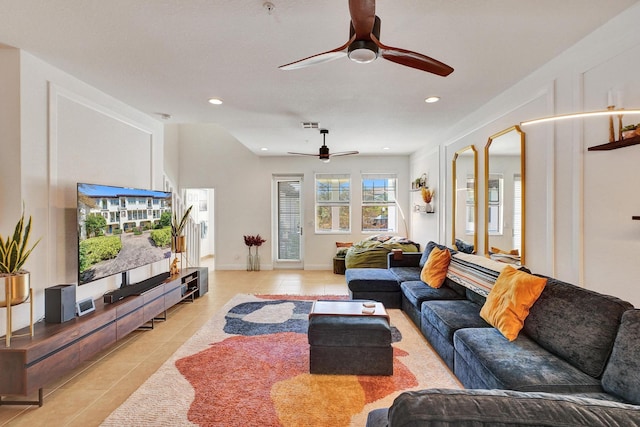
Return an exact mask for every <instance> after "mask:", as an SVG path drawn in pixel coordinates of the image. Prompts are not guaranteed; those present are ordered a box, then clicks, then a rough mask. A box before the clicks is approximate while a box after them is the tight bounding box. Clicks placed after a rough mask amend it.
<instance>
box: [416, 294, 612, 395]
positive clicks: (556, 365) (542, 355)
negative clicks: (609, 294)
mask: <svg viewBox="0 0 640 427" xmlns="http://www.w3.org/2000/svg"><path fill="white" fill-rule="evenodd" d="M424 304H427V303H424ZM453 345H454V347H455V350H456V360H457V359H458V357H460V358H462V359H463V360H464V362H465V363H466V365H467V367H468V369H470V370H472V371H473V372H475V374H476V375H477V376H480V377H482V378H483V380H484V382H485V383H486V385H487V387H485V388H498V389H505V390H520V391H543V392H551V393H583V392H585V393H587V392H596V393H597V392H600V391H601V390H602V388H601V387H600V381H598V380H597V379H595V378H592V377H590V376H589V375H587V374H585V373H584V372H581V371H580V370H578V369H577V368H575V367H574V366H572V365H570V364H569V363H567V362H565V361H564V360H562V359H561V358H559V357H557V356H555V355H553V354H551V353H550V352H548V351H547V350H545V349H544V348H542V347H540V346H539V345H538V344H536V343H535V342H534V341H533V340H532V339H530V338H529V337H527V336H526V335H524V334H520V336H519V337H518V338H517V339H516V340H515V341H507V339H506V338H505V337H504V336H502V334H501V333H500V332H498V331H497V330H496V329H494V328H476V329H461V330H458V331H456V333H455V334H454V336H453ZM457 367H458V363H457V362H456V369H457ZM456 374H457V373H456ZM465 386H467V385H466V384H465Z"/></svg>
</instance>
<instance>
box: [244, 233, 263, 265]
mask: <svg viewBox="0 0 640 427" xmlns="http://www.w3.org/2000/svg"><path fill="white" fill-rule="evenodd" d="M243 237H244V244H245V245H247V247H248V248H249V254H248V255H247V271H260V255H259V254H258V248H259V247H260V246H262V244H263V243H264V242H266V240H265V239H263V238H262V237H260V235H259V234H257V235H255V236H243ZM252 246H255V247H256V253H255V254H253V253H252V252H251V247H252Z"/></svg>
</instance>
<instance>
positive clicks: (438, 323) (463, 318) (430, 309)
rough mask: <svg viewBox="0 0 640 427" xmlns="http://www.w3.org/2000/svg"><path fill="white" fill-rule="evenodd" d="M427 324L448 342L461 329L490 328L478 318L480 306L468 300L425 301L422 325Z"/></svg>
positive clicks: (451, 340)
mask: <svg viewBox="0 0 640 427" xmlns="http://www.w3.org/2000/svg"><path fill="white" fill-rule="evenodd" d="M425 321H426V322H429V323H430V324H431V325H432V326H433V327H434V328H435V329H436V330H437V331H438V332H439V333H440V335H442V336H443V337H445V338H447V340H448V341H449V342H453V334H454V333H455V332H456V331H457V330H458V329H462V328H490V327H491V325H489V324H488V323H487V322H485V321H484V320H482V318H481V317H480V306H479V305H477V304H474V303H472V302H471V301H469V300H457V301H425V302H423V303H422V323H424V322H425Z"/></svg>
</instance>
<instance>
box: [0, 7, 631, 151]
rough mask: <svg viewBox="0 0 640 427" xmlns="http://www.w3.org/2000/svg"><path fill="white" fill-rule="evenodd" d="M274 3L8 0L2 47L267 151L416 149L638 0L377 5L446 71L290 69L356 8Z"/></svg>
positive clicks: (393, 41) (398, 34) (377, 65)
mask: <svg viewBox="0 0 640 427" xmlns="http://www.w3.org/2000/svg"><path fill="white" fill-rule="evenodd" d="M270 1H271V2H272V3H273V5H274V8H273V10H271V11H269V10H268V9H267V8H266V7H264V3H265V0H135V1H132V0H108V1H105V0H47V1H42V0H0V43H2V44H5V45H9V46H14V47H18V48H21V49H24V50H26V51H28V52H30V53H32V54H33V55H35V56H37V57H39V58H41V59H43V60H44V61H46V62H48V63H50V64H52V65H54V66H56V67H58V68H60V69H62V70H64V71H66V72H68V73H70V74H72V75H74V76H75V77H77V78H79V79H81V80H83V81H85V82H86V83H88V84H90V85H92V86H94V87H96V88H98V89H100V90H102V91H103V92H105V93H107V94H109V95H110V96H113V97H114V98H117V99H119V100H121V101H123V102H125V103H127V104H129V105H131V106H133V107H135V108H137V109H139V110H141V111H143V112H146V113H149V114H152V115H153V114H155V113H165V114H169V115H170V116H171V118H170V119H168V120H166V122H167V123H213V124H217V125H219V126H220V127H222V128H224V129H225V130H227V131H228V132H229V133H230V134H231V135H232V136H233V137H235V138H237V139H238V140H239V141H240V142H241V143H243V144H244V145H245V146H247V147H248V148H249V149H250V150H252V151H253V152H255V153H256V154H258V155H282V154H285V153H286V152H287V151H303V152H311V153H315V152H317V149H318V147H319V146H320V145H321V143H322V136H321V135H320V133H319V132H318V130H317V129H303V128H302V126H301V122H304V121H311V122H319V123H320V126H321V127H323V128H328V129H329V130H330V133H329V135H328V136H327V139H326V141H327V145H328V146H329V147H330V148H331V151H332V152H337V151H346V150H359V151H360V152H361V153H363V154H370V155H386V154H409V153H411V152H413V151H415V150H416V149H418V148H420V147H423V146H425V145H428V144H436V143H437V142H438V137H439V135H442V134H443V132H444V131H446V129H448V128H450V127H451V126H453V125H454V124H455V123H456V122H458V121H459V120H461V119H462V118H463V117H465V116H466V115H468V114H470V113H471V112H473V111H474V110H476V109H477V108H479V107H480V106H481V105H483V104H484V103H485V102H487V101H488V100H489V99H491V98H492V97H494V96H495V95H497V94H498V93H500V92H502V91H503V90H505V89H507V88H508V87H509V86H511V85H513V84H514V83H516V82H517V81H519V80H521V79H522V78H524V77H525V76H526V75H528V74H530V73H531V72H533V71H534V70H535V69H537V68H538V67H540V66H541V65H542V64H544V63H545V62H547V61H549V60H550V59H551V58H553V57H555V56H557V55H558V54H559V53H561V52H562V51H564V50H565V49H567V48H568V47H570V46H571V45H573V44H574V43H575V42H577V41H578V40H580V39H581V38H583V37H584V36H586V35H587V34H589V33H590V32H591V31H593V30H594V29H595V28H597V27H598V26H600V25H602V24H603V23H605V22H606V21H608V20H609V19H611V18H612V17H613V16H615V15H617V14H618V13H620V12H622V11H623V10H624V9H626V8H628V7H629V6H631V5H632V4H634V3H636V2H637V0H608V1H602V0H561V1H558V0H519V1H517V2H514V1H513V0H484V1H477V0H378V1H377V4H376V14H377V15H378V16H379V17H380V18H381V20H382V26H381V35H380V39H381V41H382V43H384V44H386V45H389V46H395V47H400V48H404V49H408V50H412V51H416V52H419V53H422V54H425V55H428V56H431V57H433V58H436V59H438V60H440V61H442V62H444V63H446V64H448V65H450V66H452V67H453V68H454V69H455V71H454V72H453V74H451V75H450V76H448V77H440V76H436V75H431V74H428V73H425V72H422V71H418V70H414V69H412V68H407V67H403V66H400V65H397V64H395V63H392V62H390V61H386V60H384V59H382V58H378V59H377V60H376V61H374V62H373V63H370V64H357V63H354V62H351V61H349V60H348V59H346V58H344V59H339V60H336V61H333V62H329V63H325V64H321V65H317V66H314V67H309V68H305V69H299V70H291V71H283V70H279V69H278V66H279V65H283V64H287V63H289V62H292V61H295V60H298V59H302V58H305V57H307V56H311V55H314V54H316V53H321V52H325V51H328V50H331V49H334V48H337V47H338V46H341V45H342V44H344V43H345V42H346V41H347V39H348V33H349V20H350V17H349V8H348V1H347V0H331V1H329V0H295V1H293V0H270ZM430 95H437V96H440V97H441V98H442V99H441V101H440V102H438V103H435V104H426V103H425V102H424V99H425V98H426V97H427V96H430ZM210 97H219V98H222V99H223V100H224V103H223V104H222V105H220V106H213V105H211V104H209V103H208V102H207V99H208V98H210ZM156 117H158V118H159V117H160V116H159V115H158V116H156ZM212 143H215V142H212ZM263 147H264V148H267V149H268V151H261V148H263ZM385 148H387V150H385Z"/></svg>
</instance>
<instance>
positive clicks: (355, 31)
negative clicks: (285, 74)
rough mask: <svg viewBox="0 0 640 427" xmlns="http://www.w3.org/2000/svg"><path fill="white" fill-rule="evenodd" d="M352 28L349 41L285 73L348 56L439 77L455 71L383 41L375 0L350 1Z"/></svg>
mask: <svg viewBox="0 0 640 427" xmlns="http://www.w3.org/2000/svg"><path fill="white" fill-rule="evenodd" d="M349 12H350V14H351V25H350V32H349V41H347V43H345V44H344V45H343V46H340V47H338V48H336V49H333V50H330V51H328V52H323V53H319V54H317V55H313V56H309V57H307V58H304V59H301V60H299V61H295V62H291V63H289V64H285V65H282V66H280V67H279V68H280V69H282V70H295V69H298V68H303V67H308V66H311V65H316V64H322V63H324V62H328V61H333V60H334V59H339V58H343V57H345V56H348V57H349V59H351V60H353V61H355V62H360V63H367V62H371V61H373V60H374V59H376V58H377V57H378V56H382V57H383V58H384V59H386V60H389V61H392V62H395V63H397V64H400V65H404V66H406V67H411V68H416V69H418V70H422V71H426V72H428V73H433V74H437V75H439V76H443V77H444V76H448V75H449V74H451V73H452V72H453V68H451V67H450V66H448V65H447V64H444V63H442V62H440V61H438V60H436V59H433V58H430V57H428V56H425V55H422V54H420V53H416V52H412V51H410V50H406V49H400V48H397V47H391V46H386V45H384V44H382V43H381V42H380V18H378V17H377V16H376V2H375V0H349Z"/></svg>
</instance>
